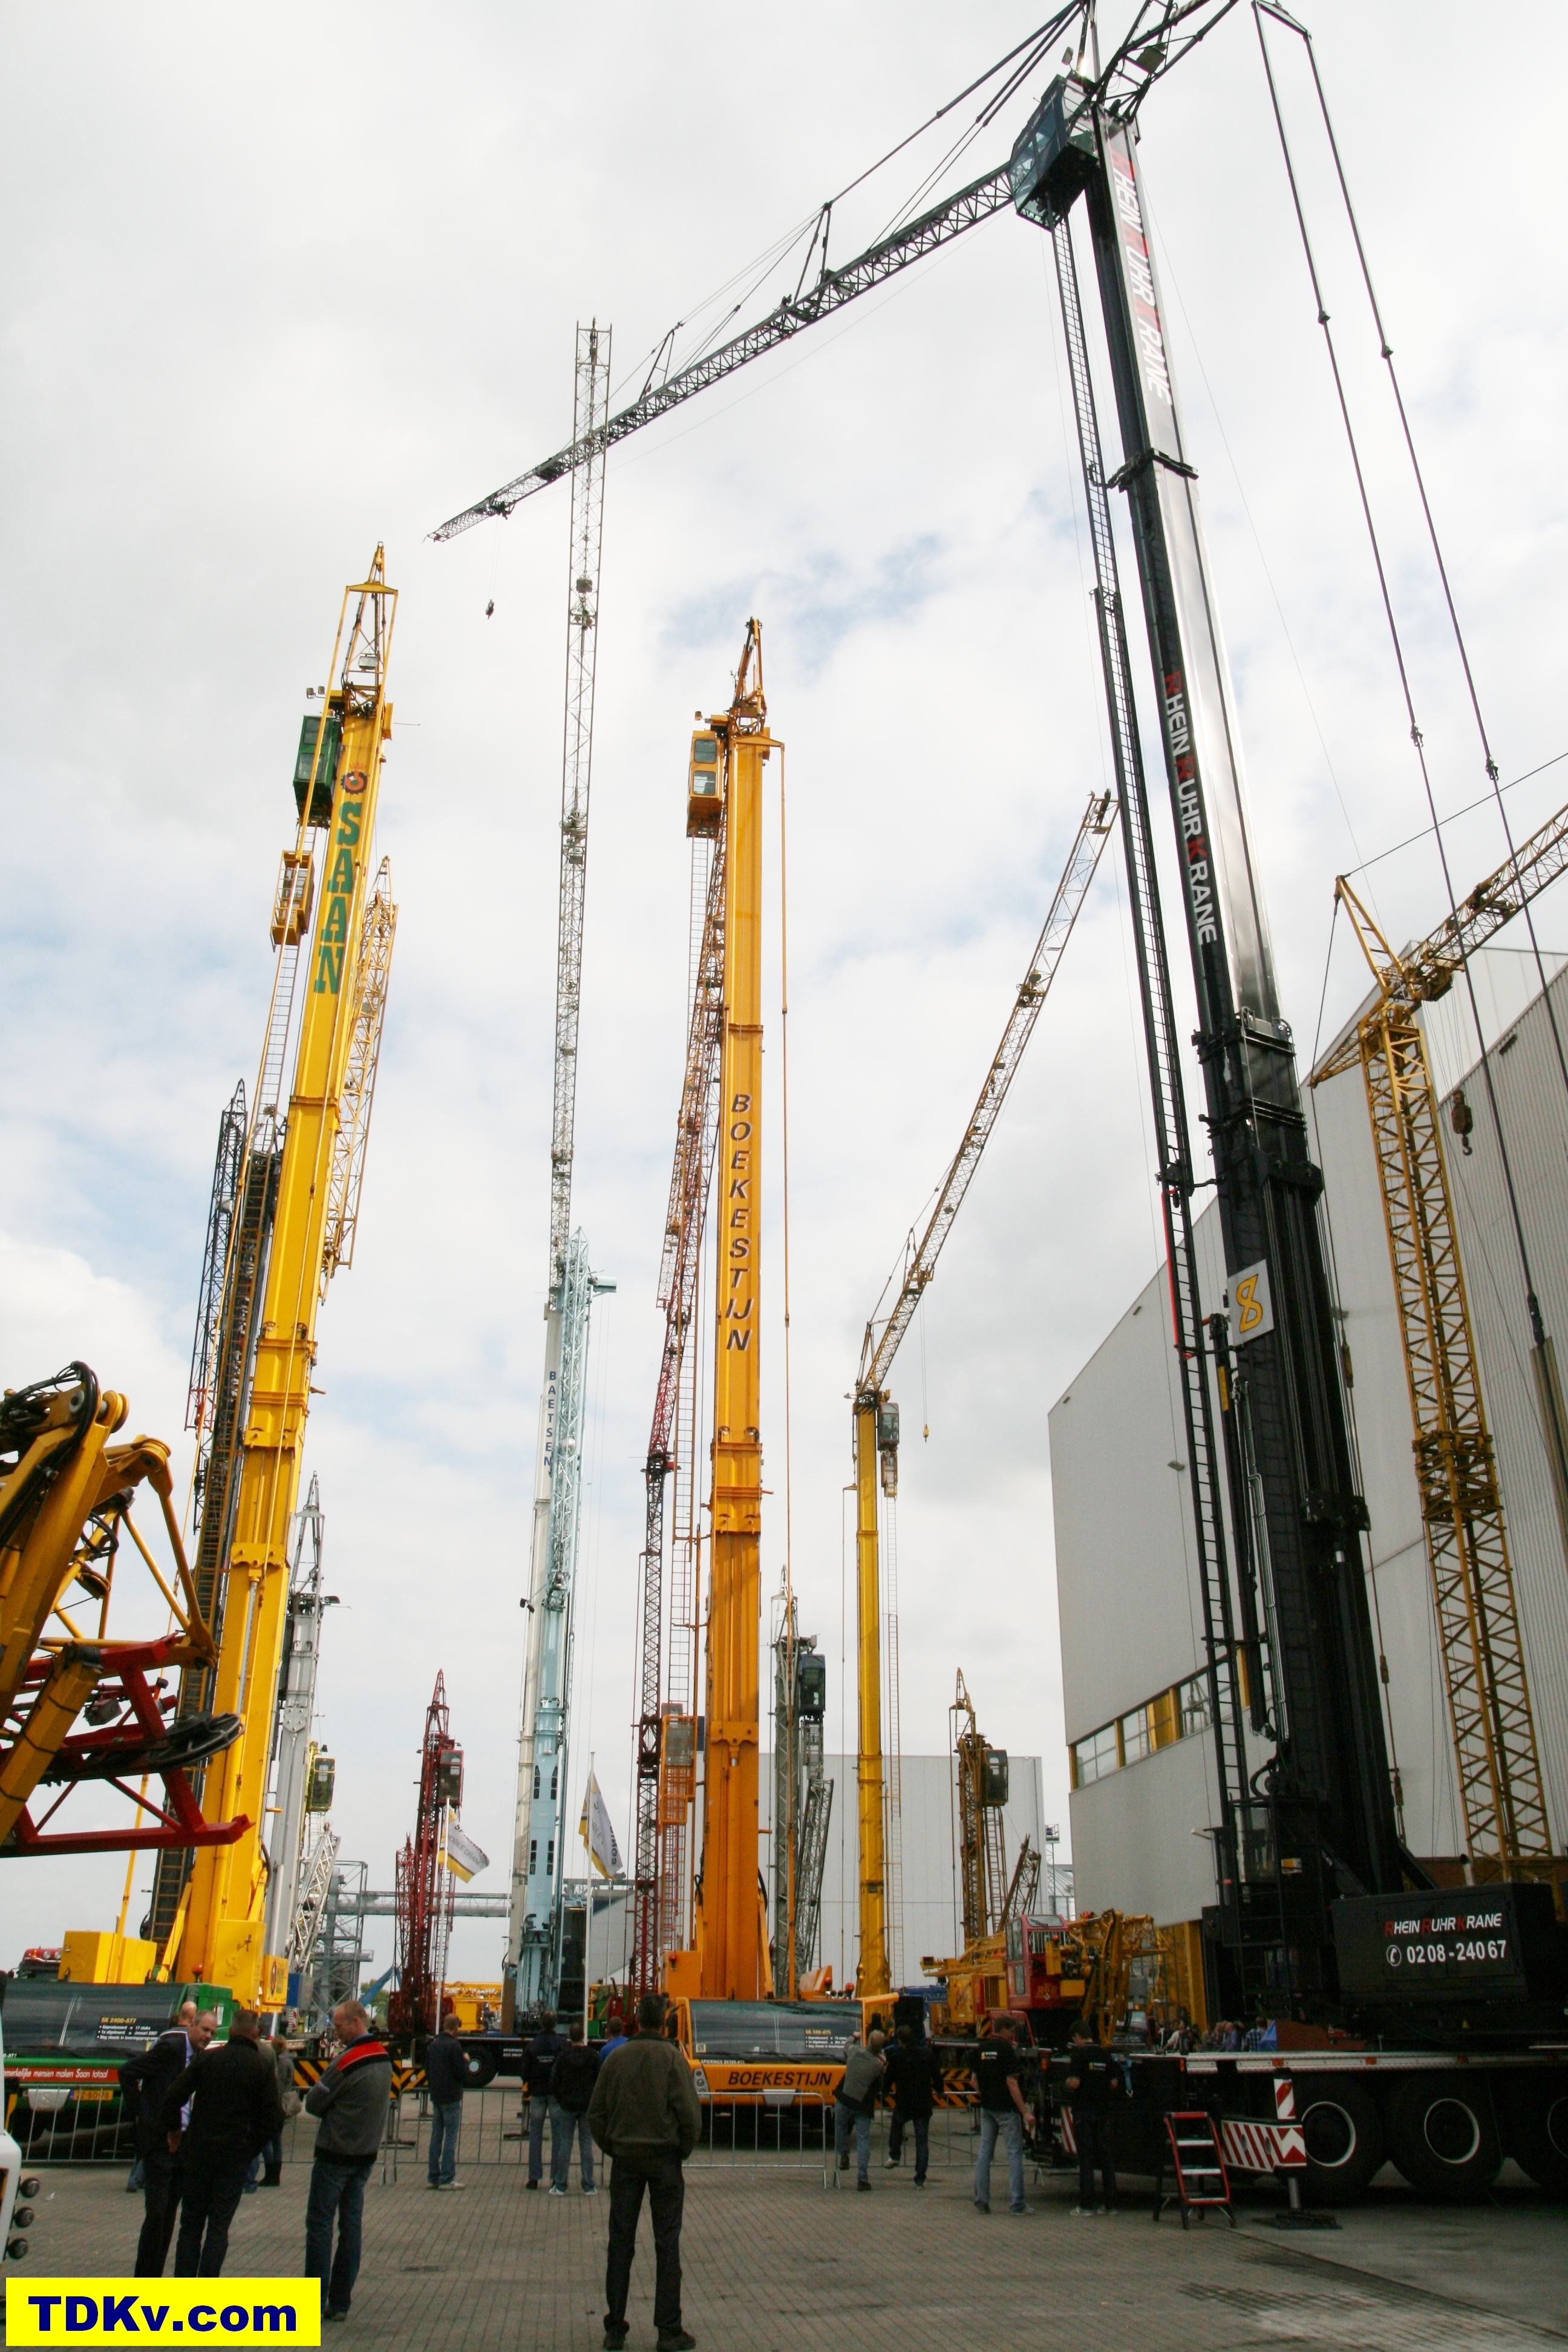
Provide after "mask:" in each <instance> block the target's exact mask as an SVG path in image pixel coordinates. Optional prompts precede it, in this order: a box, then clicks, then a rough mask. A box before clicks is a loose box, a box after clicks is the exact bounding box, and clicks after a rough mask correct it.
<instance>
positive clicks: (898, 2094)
mask: <svg viewBox="0 0 1568 2352" xmlns="http://www.w3.org/2000/svg"><path fill="white" fill-rule="evenodd" d="M886 2063H887V2081H886V2083H885V2084H884V2089H885V2090H886V2091H888V2092H889V2093H890V2094H891V2096H892V2100H893V2116H892V2121H891V2122H890V2123H889V2126H888V2154H887V2158H886V2162H887V2166H888V2169H889V2171H896V2170H897V2168H898V2167H899V2166H900V2164H901V2163H902V2162H903V2157H904V2128H905V2126H906V2125H908V2126H910V2129H912V2131H913V2133H914V2136H915V2187H916V2188H917V2189H923V2188H924V2187H925V2185H926V2168H927V2167H928V2165H929V2164H930V2162H931V2110H932V2109H933V2107H934V2106H935V2105H936V2091H937V2074H936V2059H935V2055H934V2053H932V2051H931V2047H930V2045H929V2044H928V2043H926V2042H917V2041H916V2040H915V2030H914V2027H913V2026H912V2025H900V2028H899V2030H898V2032H897V2034H896V2035H895V2037H894V2040H893V2046H892V2048H891V2049H890V2050H889V2053H888V2056H887V2062H886Z"/></svg>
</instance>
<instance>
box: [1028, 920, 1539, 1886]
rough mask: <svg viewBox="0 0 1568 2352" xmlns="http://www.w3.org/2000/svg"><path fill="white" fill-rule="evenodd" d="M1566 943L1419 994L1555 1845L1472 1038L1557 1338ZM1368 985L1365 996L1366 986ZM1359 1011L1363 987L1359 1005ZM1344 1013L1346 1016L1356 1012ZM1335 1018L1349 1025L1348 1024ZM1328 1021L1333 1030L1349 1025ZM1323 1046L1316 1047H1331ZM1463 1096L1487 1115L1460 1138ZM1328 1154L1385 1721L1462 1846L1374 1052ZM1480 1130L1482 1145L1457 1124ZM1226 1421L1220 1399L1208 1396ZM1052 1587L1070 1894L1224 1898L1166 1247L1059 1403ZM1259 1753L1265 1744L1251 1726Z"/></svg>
mask: <svg viewBox="0 0 1568 2352" xmlns="http://www.w3.org/2000/svg"><path fill="white" fill-rule="evenodd" d="M1565 966H1568V959H1564V958H1563V957H1561V956H1552V957H1551V958H1549V959H1547V960H1546V968H1547V971H1548V973H1549V975H1551V976H1552V977H1551V979H1550V987H1549V992H1548V993H1543V992H1542V990H1541V987H1540V983H1539V977H1538V973H1537V970H1536V965H1535V961H1534V959H1533V956H1531V954H1529V953H1528V952H1526V953H1522V954H1521V953H1520V952H1517V951H1514V950H1509V949H1500V948H1497V947H1492V948H1489V949H1487V950H1484V951H1482V952H1481V953H1480V954H1479V955H1477V956H1476V957H1474V958H1473V959H1472V971H1473V974H1474V978H1475V982H1476V989H1477V995H1478V999H1479V1006H1480V1013H1481V1027H1482V1033H1483V1035H1482V1039H1481V1040H1479V1041H1478V1039H1477V1037H1476V1034H1475V1030H1474V1026H1473V1024H1472V1022H1471V1019H1470V1013H1469V1009H1468V1003H1467V1002H1466V1001H1465V995H1464V991H1463V989H1462V988H1460V987H1456V988H1455V989H1454V990H1453V991H1452V992H1451V993H1450V994H1449V995H1448V996H1447V997H1446V998H1445V999H1443V1000H1442V1001H1441V1002H1440V1003H1436V1004H1434V1005H1429V1006H1427V1007H1426V1008H1425V1009H1424V1011H1423V1014H1422V1022H1423V1027H1424V1030H1425V1033H1426V1045H1427V1053H1428V1056H1429V1059H1430V1061H1431V1064H1432V1071H1433V1078H1434V1084H1435V1086H1436V1089H1437V1092H1438V1095H1439V1097H1440V1098H1441V1100H1442V1102H1443V1104H1444V1107H1445V1117H1444V1123H1443V1145H1444V1153H1445V1160H1446V1165H1447V1172H1448V1179H1449V1184H1450V1189H1451V1192H1452V1194H1453V1199H1454V1206H1455V1214H1456V1219H1457V1223H1458V1238H1459V1249H1460V1255H1461V1260H1462V1265H1463V1269H1464V1275H1465V1281H1466V1286H1467V1290H1468V1297H1469V1305H1470V1313H1471V1318H1472V1323H1473V1326H1474V1330H1475V1339H1476V1349H1477V1357H1478V1361H1479V1373H1480V1381H1481V1388H1482V1392H1483V1397H1484V1402H1485V1408H1486V1414H1487V1420H1488V1424H1489V1429H1490V1433H1491V1437H1492V1441H1493V1444H1494V1446H1495V1449H1496V1455H1497V1463H1498V1472H1499V1483H1500V1489H1501V1494H1502V1501H1503V1509H1504V1513H1505V1516H1506V1520H1507V1526H1508V1536H1509V1545H1510V1555H1511V1559H1512V1566H1513V1574H1514V1582H1515V1589H1516V1593H1517V1599H1518V1608H1519V1615H1520V1621H1521V1637H1522V1643H1523V1649H1524V1657H1525V1664H1526V1668H1527V1672H1528V1675H1529V1681H1530V1689H1531V1702H1532V1706H1533V1710H1534V1719H1535V1729H1536V1738H1537V1743H1538V1746H1539V1749H1540V1756H1541V1765H1542V1780H1543V1785H1544V1794H1545V1801H1546V1810H1547V1815H1548V1820H1549V1823H1550V1827H1551V1832H1552V1849H1553V1851H1554V1852H1558V1853H1561V1852H1562V1850H1563V1842H1564V1838H1565V1836H1568V1532H1565V1528H1564V1513H1563V1507H1562V1505H1561V1502H1560V1497H1559V1494H1558V1490H1557V1486H1556V1484H1555V1481H1554V1479H1553V1475H1552V1467H1551V1457H1550V1455H1549V1453H1548V1450H1547V1444H1546V1440H1545V1437H1544V1435H1543V1433H1542V1419H1541V1405H1540V1402H1539V1398H1538V1394H1537V1386H1536V1378H1535V1374H1534V1370H1533V1367H1532V1364H1531V1330H1530V1324H1529V1319H1528V1316H1527V1312H1526V1304H1525V1290H1524V1284H1523V1279H1522V1276H1521V1271H1520V1258H1519V1252H1518V1247H1517V1244H1516V1241H1515V1236H1514V1229H1513V1224H1512V1220H1511V1215H1510V1206H1509V1200H1508V1192H1507V1188H1506V1185H1505V1182H1504V1176H1503V1170H1502V1166H1501V1162H1500V1154H1499V1150H1498V1143H1497V1138H1496V1134H1495V1131H1494V1129H1493V1128H1492V1125H1491V1121H1490V1116H1489V1111H1488V1109H1487V1105H1486V1090H1485V1080H1484V1075H1483V1074H1482V1073H1481V1072H1480V1070H1479V1060H1480V1053H1481V1048H1482V1045H1483V1044H1484V1046H1485V1049H1486V1052H1487V1054H1488V1056H1489V1066H1490V1070H1491V1074H1492V1082H1493V1085H1494V1086H1495V1087H1496V1090H1497V1096H1498V1101H1499V1106H1500V1114H1501V1118H1502V1120H1503V1126H1504V1131H1505V1135H1506V1138H1507V1141H1508V1147H1509V1151H1510V1159H1511V1161H1512V1166H1513V1173H1514V1178H1515V1189H1516V1192H1517V1195H1518V1200H1519V1207H1520V1215H1521V1223H1522V1224H1523V1228H1524V1233H1525V1238H1526V1244H1527V1246H1528V1249H1529V1252H1530V1257H1531V1271H1532V1273H1533V1276H1534V1279H1535V1286H1536V1289H1537V1292H1538V1295H1539V1297H1540V1302H1541V1307H1542V1316H1543V1318H1544V1321H1545V1325H1546V1328H1547V1331H1548V1332H1549V1333H1550V1334H1552V1335H1553V1336H1554V1337H1555V1338H1556V1340H1557V1343H1558V1346H1559V1348H1560V1349H1562V1350H1563V1354H1564V1357H1565V1359H1568V1086H1565V1083H1564V1077H1563V1069H1562V1067H1561V1065H1560V1061H1559V1051H1558V1045H1557V1043H1556V1041H1555V1040H1554V1038H1553V1034H1552V1023H1551V1021H1550V1019H1549V1018H1548V1003H1549V1002H1550V1004H1551V1008H1552V1011H1553V1012H1554V1013H1555V1015H1556V1024H1557V1030H1558V1033H1559V1035H1560V1036H1561V1038H1562V1039H1563V1044H1564V1045H1565V1046H1568V970H1565V968H1564V967H1565ZM1371 1002H1372V1000H1371V999H1370V998H1369V999H1368V1004H1370V1003H1371ZM1364 1009H1365V1008H1364V1007H1363V1010H1364ZM1353 1027H1354V1024H1353V1022H1352V1023H1351V1024H1347V1032H1348V1031H1353ZM1342 1034H1345V1033H1342ZM1336 1042H1337V1041H1336ZM1332 1051H1333V1048H1332V1046H1331V1047H1330V1048H1329V1050H1328V1052H1327V1053H1325V1055H1323V1061H1324V1062H1325V1063H1326V1062H1327V1061H1328V1060H1329V1058H1330V1056H1331V1054H1332ZM1457 1094H1458V1097H1460V1101H1459V1106H1458V1107H1459V1113H1460V1124H1461V1125H1462V1124H1463V1113H1464V1110H1465V1108H1467V1107H1468V1108H1469V1109H1470V1110H1471V1111H1473V1115H1474V1123H1473V1126H1472V1127H1471V1128H1470V1129H1469V1132H1468V1135H1466V1136H1464V1137H1463V1138H1461V1136H1460V1134H1459V1133H1458V1129H1457V1128H1456V1127H1455V1126H1454V1125H1453V1123H1452V1121H1451V1118H1450V1117H1449V1112H1450V1109H1451V1108H1452V1107H1453V1105H1454V1104H1455V1099H1456V1095H1457ZM1308 1117H1309V1119H1310V1121H1311V1122H1312V1125H1313V1127H1314V1129H1315V1138H1314V1150H1315V1156H1316V1157H1317V1159H1318V1160H1319V1162H1320V1165H1321V1168H1322V1171H1323V1174H1324V1178H1325V1186H1326V1190H1325V1200H1324V1212H1323V1213H1324V1214H1325V1216H1326V1219H1327V1227H1328V1239H1329V1244H1330V1264H1331V1276H1332V1280H1333V1282H1334V1284H1335V1287H1336V1290H1337V1295H1338V1306H1339V1308H1340V1310H1341V1312H1342V1317H1343V1323H1342V1329H1343V1334H1344V1339H1345V1343H1346V1348H1347V1350H1348V1363H1349V1366H1350V1370H1351V1379H1352V1386H1351V1391H1350V1396H1351V1402H1352V1413H1353V1420H1354V1426H1355V1433H1356V1442H1357V1445H1358V1448H1359V1453H1360V1460H1361V1474H1362V1486H1363V1492H1364V1494H1365V1496H1366V1501H1367V1505H1368V1508H1369V1512H1370V1515H1371V1521H1372V1527H1371V1534H1370V1537H1369V1538H1368V1539H1367V1541H1368V1546H1369V1559H1370V1569H1371V1591H1372V1601H1373V1627H1374V1632H1375V1633H1376V1637H1377V1639H1378V1640H1379V1642H1380V1644H1381V1648H1382V1652H1383V1654H1384V1658H1385V1659H1386V1662H1387V1667H1386V1684H1385V1689H1386V1700H1387V1714H1386V1728H1387V1731H1388V1735H1389V1744H1390V1749H1391V1756H1392V1761H1393V1765H1394V1770H1395V1773H1396V1776H1397V1779H1396V1797H1397V1799H1398V1801H1399V1804H1400V1811H1401V1814H1402V1818H1403V1823H1404V1834H1405V1844H1406V1846H1407V1847H1408V1848H1409V1849H1410V1850H1411V1851H1412V1852H1414V1853H1416V1854H1419V1855H1421V1856H1423V1857H1425V1858H1429V1859H1433V1860H1436V1861H1437V1862H1438V1863H1439V1864H1443V1865H1444V1874H1445V1875H1446V1874H1447V1873H1448V1872H1449V1871H1454V1872H1458V1871H1459V1870H1461V1869H1462V1867H1463V1857H1464V1851H1465V1829H1464V1817H1463V1812H1462V1810H1461V1807H1460V1803H1459V1798H1458V1782H1457V1775H1456V1769H1455V1763H1454V1755H1453V1742H1452V1736H1451V1731H1450V1725H1449V1717H1448V1709H1447V1694H1446V1689H1445V1685H1444V1678H1443V1671H1442V1662H1441V1656H1440V1652H1439V1647H1438V1642H1437V1628H1436V1612H1435V1607H1434V1601H1433V1595H1432V1585H1431V1577H1430V1571H1429V1567H1428V1560H1427V1554H1426V1540H1425V1536H1424V1532H1423V1521H1422V1517H1421V1509H1420V1500H1419V1492H1418V1488H1417V1485H1416V1479H1415V1465H1414V1458H1413V1450H1412V1448H1413V1425H1412V1419H1411V1407H1410V1398H1409V1390H1408V1386H1407V1382H1406V1376H1405V1360H1404V1352H1403V1349H1402V1345H1401V1339H1400V1325H1399V1318H1398V1313H1397V1308H1396V1304H1395V1297H1394V1280H1393V1273H1392V1268H1391V1264H1390V1257H1389V1245H1388V1238H1387V1230H1386V1226H1385V1223H1384V1210H1383V1199H1382V1193H1381V1191H1380V1187H1379V1182H1378V1176H1377V1167H1376V1161H1375V1159H1374V1156H1373V1144H1372V1130H1371V1125H1370V1121H1369V1117H1368V1110H1367V1102H1366V1094H1365V1089H1364V1087H1363V1080H1362V1076H1361V1072H1360V1069H1359V1067H1357V1068H1354V1069H1352V1070H1351V1071H1349V1072H1348V1073H1345V1074H1343V1075H1342V1076H1337V1077H1334V1078H1332V1079H1330V1080H1328V1081H1327V1082H1326V1083H1324V1084H1322V1085H1321V1086H1320V1087H1318V1088H1317V1089H1316V1090H1315V1091H1314V1092H1313V1093H1312V1094H1310V1096H1309V1097H1308ZM1467 1147H1468V1148H1467ZM1196 1238H1197V1249H1198V1258H1199V1267H1200V1277H1201V1282H1202V1287H1203V1297H1204V1307H1205V1313H1211V1312H1214V1311H1215V1310H1217V1309H1218V1308H1219V1307H1221V1306H1222V1304H1223V1301H1224V1293H1225V1269H1224V1262H1223V1255H1222V1247H1221V1241H1220V1232H1219V1220H1218V1213H1217V1209H1216V1207H1215V1205H1213V1204H1212V1203H1211V1205H1210V1207H1209V1208H1208V1209H1207V1210H1206V1211H1205V1213H1204V1215H1203V1216H1202V1217H1201V1218H1200V1220H1199V1221H1198V1224H1197V1228H1196ZM1216 1425H1217V1419H1216ZM1050 1450H1051V1475H1052V1486H1053V1491H1054V1513H1055V1524H1056V1552H1057V1590H1058V1610H1059V1614H1060V1624H1061V1647H1062V1677H1063V1685H1064V1695H1065V1701H1066V1723H1067V1736H1068V1747H1069V1763H1070V1768H1071V1781H1072V1794H1071V1797H1070V1799H1069V1804H1070V1808H1071V1823H1072V1836H1071V1845H1072V1853H1073V1861H1074V1867H1075V1877H1076V1884H1077V1894H1078V1900H1079V1906H1080V1908H1083V1909H1094V1908H1103V1907H1106V1906H1115V1907H1116V1908H1118V1909H1123V1910H1128V1911H1133V1912H1149V1913H1152V1915H1153V1916H1154V1917H1155V1919H1156V1920H1158V1921H1159V1922H1161V1923H1162V1924H1173V1923H1175V1922H1178V1921H1183V1920H1186V1921H1194V1920H1196V1919H1198V1918H1199V1916H1201V1914H1202V1912H1203V1909H1204V1907H1205V1905H1209V1904H1212V1903H1213V1902H1214V1900H1215V1886H1214V1868H1213V1859H1212V1853H1213V1849H1212V1843H1211V1840H1210V1837H1209V1835H1208V1834H1207V1832H1209V1831H1210V1829H1211V1827H1212V1825H1213V1824H1214V1822H1215V1818H1216V1798H1215V1772H1214V1751H1213V1744H1212V1738H1211V1735H1210V1729H1209V1721H1208V1705H1207V1698H1206V1694H1205V1681H1204V1665H1205V1657H1204V1642H1203V1606H1202V1599H1201V1593H1200V1589H1199V1584H1198V1577H1197V1562H1196V1551H1195V1544H1194V1533H1193V1520H1192V1508H1191V1500H1190V1496H1189V1495H1188V1492H1187V1482H1188V1477H1189V1475H1190V1474H1189V1471H1188V1465H1187V1463H1186V1460H1185V1454H1186V1442H1185V1436H1184V1427H1183V1418H1182V1402H1181V1392H1180V1388H1179V1385H1178V1380H1177V1365H1176V1361H1175V1358H1174V1354H1173V1346H1172V1326H1171V1309H1170V1294H1169V1281H1168V1276H1167V1273H1166V1269H1165V1268H1164V1266H1163V1265H1162V1266H1161V1267H1160V1268H1159V1270H1158V1271H1157V1272H1156V1273H1155V1274H1154V1275H1153V1276H1152V1277H1151V1279H1150V1281H1149V1283H1148V1284H1147V1286H1145V1288H1144V1289H1143V1291H1142V1293H1141V1295H1140V1296H1139V1297H1137V1298H1136V1299H1135V1300H1134V1301H1133V1302H1132V1304H1131V1306H1130V1307H1129V1308H1128V1310H1127V1312H1126V1313H1125V1314H1124V1315H1123V1316H1122V1317H1121V1320H1120V1321H1119V1322H1118V1323H1117V1325H1116V1326H1115V1328H1113V1329H1112V1330H1111V1331H1110V1334H1109V1335H1108V1337H1107V1338H1106V1339H1105V1340H1104V1341H1103V1342H1102V1344H1101V1345H1100V1348H1099V1349H1097V1350H1096V1352H1095V1353H1094V1355H1093V1356H1092V1357H1091V1358H1090V1359H1089V1362H1088V1363H1087V1364H1085V1365H1084V1367H1083V1368H1082V1370H1080V1371H1079V1374H1078V1375H1077V1377H1076V1379H1074V1380H1073V1381H1071V1382H1070V1384H1069V1385H1068V1389H1067V1391H1066V1392H1065V1393H1064V1394H1063V1396H1062V1397H1061V1398H1060V1399H1059V1401H1058V1403H1057V1404H1056V1405H1055V1406H1054V1407H1053V1408H1052V1411H1051V1414H1050ZM1247 1740H1248V1759H1247V1760H1248V1769H1256V1767H1257V1766H1258V1765H1259V1764H1261V1763H1263V1762H1264V1761H1265V1760H1266V1759H1267V1757H1268V1754H1269V1753H1270V1748H1269V1746H1268V1743H1267V1742H1266V1741H1265V1742H1261V1743H1260V1742H1258V1741H1257V1740H1255V1739H1254V1738H1252V1735H1251V1734H1250V1733H1249V1734H1248V1735H1247Z"/></svg>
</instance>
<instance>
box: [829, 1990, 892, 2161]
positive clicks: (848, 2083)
mask: <svg viewBox="0 0 1568 2352" xmlns="http://www.w3.org/2000/svg"><path fill="white" fill-rule="evenodd" d="M886 2040H887V2036H886V2034H884V2033H879V2032H877V2031H876V2029H875V2028H873V2029H872V2031H871V2032H869V2033H868V2035H867V2036H866V2042H865V2047H864V2048H862V2047H861V2045H860V2044H859V2043H858V2042H851V2043H850V2045H849V2047H848V2049H847V2051H846V2053H845V2055H844V2073H843V2075H842V2077H841V2079H840V2081H839V2084H838V2089H837V2094H836V2095H835V2098H834V2102H833V2152H834V2154H835V2155H836V2156H837V2158H838V2169H839V2171H840V2172H847V2171H848V2169H849V2135H850V2133H851V2131H853V2133H854V2135H855V2153H856V2156H857V2158H858V2167H857V2179H856V2182H855V2186H856V2188H857V2189H869V2188H870V2186H871V2117H872V2115H873V2113H874V2112H875V2110H876V2105H877V2094H878V2092H879V2090H880V2088H881V2085H882V2077H883V2075H884V2074H885V2073H886V2071H887V2070H886V2067H885V2066H884V2064H883V2062H882V2045H883V2043H884V2042H886Z"/></svg>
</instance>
